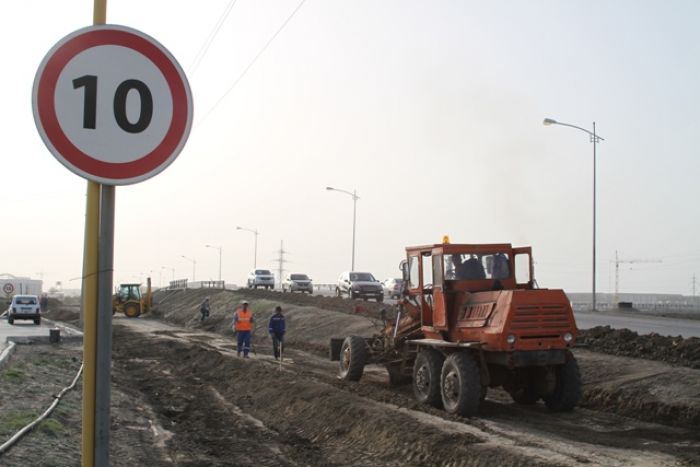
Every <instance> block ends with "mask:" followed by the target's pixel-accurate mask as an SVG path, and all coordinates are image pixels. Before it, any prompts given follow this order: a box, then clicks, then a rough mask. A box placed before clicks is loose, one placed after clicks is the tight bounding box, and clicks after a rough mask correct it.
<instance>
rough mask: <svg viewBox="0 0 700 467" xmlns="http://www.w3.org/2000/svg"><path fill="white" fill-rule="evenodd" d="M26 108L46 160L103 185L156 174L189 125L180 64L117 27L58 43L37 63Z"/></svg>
mask: <svg viewBox="0 0 700 467" xmlns="http://www.w3.org/2000/svg"><path fill="white" fill-rule="evenodd" d="M32 108H33V112H34V121H35V123H36V126H37V129H38V130H39V134H40V135H41V138H42V139H43V141H44V143H45V144H46V146H47V147H48V148H49V151H51V153H52V154H53V155H54V157H56V159H58V161H59V162H61V163H62V164H63V165H65V166H66V167H67V168H68V169H70V170H71V171H73V172H75V173H77V174H78V175H80V176H83V177H85V178H87V179H89V180H93V181H95V182H98V183H104V184H107V185H127V184H131V183H137V182H140V181H143V180H146V179H148V178H150V177H152V176H154V175H156V174H158V173H159V172H161V171H162V170H164V169H165V168H166V167H167V166H168V165H170V164H171V163H172V162H173V160H175V158H176V157H177V156H178V154H179V153H180V151H181V150H182V148H183V146H184V145H185V141H186V140H187V137H188V136H189V133H190V128H191V126H192V95H191V92H190V88H189V84H188V82H187V78H186V76H185V73H184V72H183V70H182V68H181V67H180V65H179V64H178V63H177V61H176V60H175V58H174V57H173V56H172V55H171V54H170V52H168V51H167V50H166V49H165V47H163V46H162V45H161V44H160V43H158V42H157V41H156V40H155V39H153V38H152V37H150V36H147V35H146V34H144V33H142V32H140V31H136V30H134V29H131V28H127V27H125V26H116V25H99V26H90V27H87V28H84V29H79V30H77V31H75V32H73V33H71V34H69V35H68V36H66V37H64V38H63V39H61V40H60V41H59V42H58V43H57V44H56V45H55V46H54V47H53V48H52V49H51V50H50V51H49V53H48V54H47V55H46V57H45V58H44V60H43V61H42V62H41V64H40V65H39V69H38V70H37V73H36V77H35V79H34V88H33V92H32Z"/></svg>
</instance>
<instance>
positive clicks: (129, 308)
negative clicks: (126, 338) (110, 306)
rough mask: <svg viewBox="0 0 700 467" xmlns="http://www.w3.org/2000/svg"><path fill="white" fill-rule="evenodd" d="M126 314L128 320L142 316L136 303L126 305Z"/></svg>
mask: <svg viewBox="0 0 700 467" xmlns="http://www.w3.org/2000/svg"><path fill="white" fill-rule="evenodd" d="M124 314H125V315H126V316H127V318H138V317H139V315H141V309H140V307H139V306H138V305H137V304H136V303H127V304H126V305H124Z"/></svg>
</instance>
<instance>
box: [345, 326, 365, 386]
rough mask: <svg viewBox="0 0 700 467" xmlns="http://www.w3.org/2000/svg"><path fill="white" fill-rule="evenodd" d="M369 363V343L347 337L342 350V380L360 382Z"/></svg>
mask: <svg viewBox="0 0 700 467" xmlns="http://www.w3.org/2000/svg"><path fill="white" fill-rule="evenodd" d="M366 361H367V343H366V342H365V340H364V338H362V337H357V336H350V337H346V338H345V341H343V346H342V347H341V348H340V362H339V365H340V378H341V379H344V380H346V381H359V380H360V378H362V373H363V372H364V370H365V362H366Z"/></svg>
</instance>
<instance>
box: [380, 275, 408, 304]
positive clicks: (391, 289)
mask: <svg viewBox="0 0 700 467" xmlns="http://www.w3.org/2000/svg"><path fill="white" fill-rule="evenodd" d="M382 286H384V293H385V294H387V295H388V296H389V298H397V299H398V298H401V289H402V288H403V279H401V278H394V277H391V278H389V279H387V280H385V281H384V282H382Z"/></svg>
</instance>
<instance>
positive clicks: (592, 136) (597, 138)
mask: <svg viewBox="0 0 700 467" xmlns="http://www.w3.org/2000/svg"><path fill="white" fill-rule="evenodd" d="M542 123H543V124H544V125H561V126H568V127H570V128H576V129H577V130H581V131H583V132H585V133H588V136H590V141H591V143H593V293H592V295H593V297H592V298H593V311H596V293H595V243H596V241H595V240H596V238H595V232H596V178H595V175H596V146H597V145H598V142H599V141H605V139H604V138H601V137H600V136H598V135H597V134H596V132H595V122H593V131H589V130H586V129H585V128H581V127H580V126H576V125H571V124H569V123H562V122H558V121H556V120H554V119H551V118H545V119H544V121H543V122H542Z"/></svg>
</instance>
